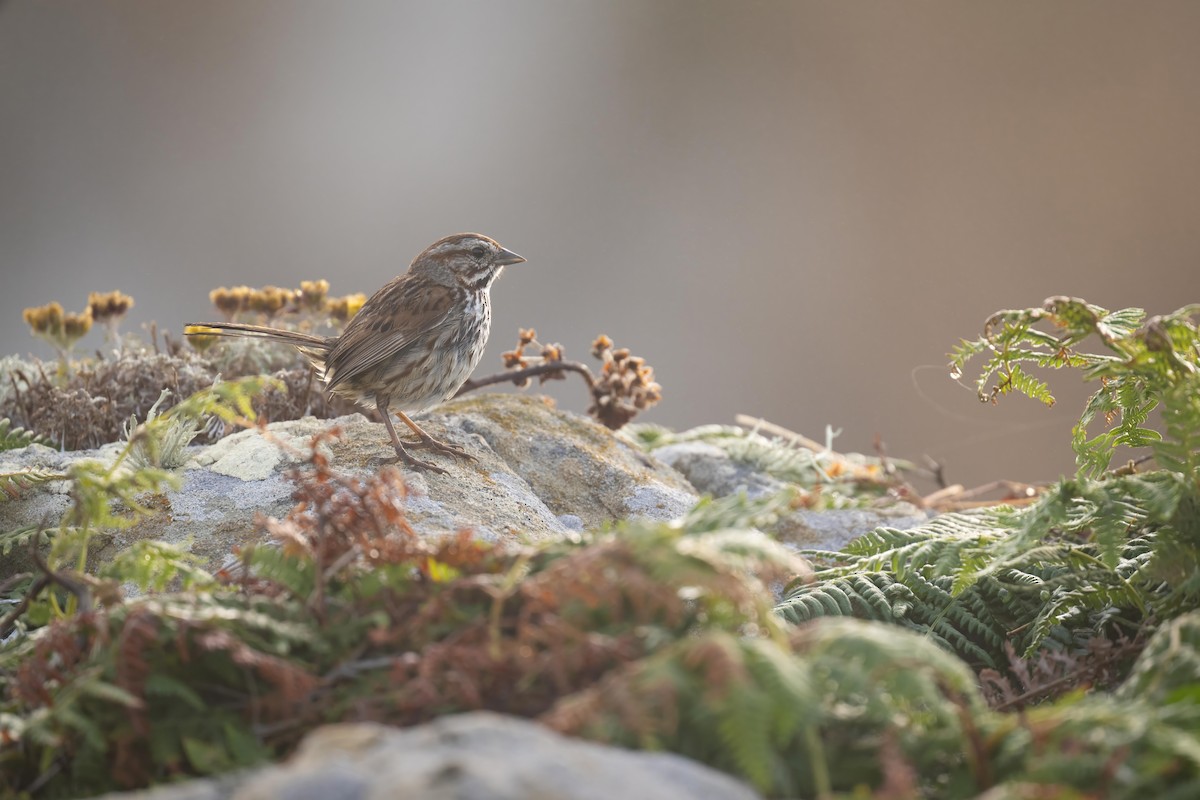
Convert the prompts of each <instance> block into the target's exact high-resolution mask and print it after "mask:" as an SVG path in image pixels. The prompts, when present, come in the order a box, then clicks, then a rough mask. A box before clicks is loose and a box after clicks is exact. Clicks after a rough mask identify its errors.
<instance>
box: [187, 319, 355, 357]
mask: <svg viewBox="0 0 1200 800" xmlns="http://www.w3.org/2000/svg"><path fill="white" fill-rule="evenodd" d="M183 333H184V335H185V336H235V337H241V338H246V339H266V340H268V341H272V342H280V343H281V344H290V345H291V346H292V347H295V348H296V349H297V350H299V351H300V352H301V353H302V354H303V355H304V356H305V357H306V358H308V359H309V360H310V361H312V362H313V363H314V364H315V365H317V366H318V367H321V366H323V362H324V360H325V356H326V355H328V353H329V348H330V347H331V346H332V340H331V339H330V338H329V337H326V336H314V335H313V334H311V333H300V332H299V331H285V330H281V329H279V328H268V327H266V326H265V325H245V324H243V323H241V322H189V323H188V324H187V325H185V326H184V328H183Z"/></svg>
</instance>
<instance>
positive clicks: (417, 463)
mask: <svg viewBox="0 0 1200 800" xmlns="http://www.w3.org/2000/svg"><path fill="white" fill-rule="evenodd" d="M406 444H408V443H407V442H406ZM409 446H410V447H411V446H412V445H411V444H409ZM387 461H388V462H390V463H393V464H395V463H396V462H397V461H403V462H404V463H405V464H407V465H408V466H410V467H412V468H413V469H415V470H428V471H430V472H436V473H438V474H439V475H445V474H446V469H445V468H444V467H439V466H438V465H437V464H433V463H431V462H429V461H422V460H421V459H419V458H417V457H416V456H414V455H413V454H412V453H409V452H408V451H407V450H405V449H404V448H403V447H401V446H399V445H397V446H396V457H395V458H389V459H387Z"/></svg>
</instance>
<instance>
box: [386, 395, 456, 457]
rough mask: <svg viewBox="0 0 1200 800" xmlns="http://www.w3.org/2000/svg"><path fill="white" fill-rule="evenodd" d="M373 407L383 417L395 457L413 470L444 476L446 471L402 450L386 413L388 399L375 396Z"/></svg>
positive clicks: (406, 420)
mask: <svg viewBox="0 0 1200 800" xmlns="http://www.w3.org/2000/svg"><path fill="white" fill-rule="evenodd" d="M375 407H376V408H378V409H379V414H380V416H382V417H383V424H384V425H386V426H387V430H388V435H389V436H391V437H392V445H393V446H394V447H395V448H396V456H397V457H399V459H400V460H401V461H403V462H404V463H405V464H408V465H409V466H410V467H412V468H413V469H427V470H431V471H433V472H440V473H441V474H443V475H445V474H446V470H444V469H443V468H441V467H439V466H438V465H437V464H430V463H429V462H428V461H422V460H421V459H419V458H416V457H415V456H413V455H412V454H410V453H409V452H408V451H407V450H405V449H404V443H403V442H401V441H400V437H399V436H397V435H396V428H395V426H394V425H392V415H391V414H389V413H388V399H387V398H386V397H380V396H379V395H376V396H375ZM396 413H397V414H400V418H401V419H403V420H404V421H405V422H407V423H408V424H409V425H412V421H411V420H410V419H409V418H408V417H406V416H404V414H402V413H400V412H399V411H397V412H396ZM418 430H420V429H418ZM410 446H411V445H410Z"/></svg>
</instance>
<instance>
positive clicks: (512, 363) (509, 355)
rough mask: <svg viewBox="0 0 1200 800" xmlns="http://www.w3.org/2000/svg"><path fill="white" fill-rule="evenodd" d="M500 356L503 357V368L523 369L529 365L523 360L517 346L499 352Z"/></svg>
mask: <svg viewBox="0 0 1200 800" xmlns="http://www.w3.org/2000/svg"><path fill="white" fill-rule="evenodd" d="M500 357H501V358H502V359H504V368H505V369H524V368H525V367H527V366H529V363H528V362H527V361H526V360H525V358H524V356H523V354H522V353H521V349H520V348H517V349H516V350H506V351H504V352H503V353H501V354H500Z"/></svg>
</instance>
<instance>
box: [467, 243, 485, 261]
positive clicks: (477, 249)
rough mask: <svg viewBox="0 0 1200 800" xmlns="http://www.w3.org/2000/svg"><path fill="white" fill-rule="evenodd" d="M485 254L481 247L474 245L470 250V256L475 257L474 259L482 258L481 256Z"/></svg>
mask: <svg viewBox="0 0 1200 800" xmlns="http://www.w3.org/2000/svg"><path fill="white" fill-rule="evenodd" d="M486 252H487V251H486V250H484V249H483V245H475V246H474V247H472V248H471V255H473V256H475V257H476V258H483V254H484V253H486Z"/></svg>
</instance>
